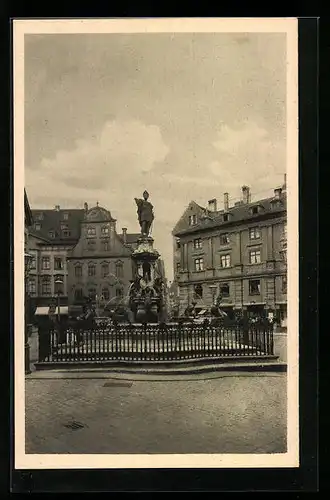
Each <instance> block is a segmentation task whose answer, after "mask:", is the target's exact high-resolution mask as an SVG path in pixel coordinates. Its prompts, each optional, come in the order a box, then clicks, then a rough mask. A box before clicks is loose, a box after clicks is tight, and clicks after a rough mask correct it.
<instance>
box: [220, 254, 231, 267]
mask: <svg viewBox="0 0 330 500" xmlns="http://www.w3.org/2000/svg"><path fill="white" fill-rule="evenodd" d="M220 265H221V267H230V255H229V254H226V255H221V256H220Z"/></svg>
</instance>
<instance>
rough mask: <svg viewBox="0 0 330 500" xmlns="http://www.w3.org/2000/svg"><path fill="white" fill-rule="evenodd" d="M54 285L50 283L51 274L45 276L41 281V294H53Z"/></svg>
mask: <svg viewBox="0 0 330 500" xmlns="http://www.w3.org/2000/svg"><path fill="white" fill-rule="evenodd" d="M51 293H52V287H51V283H50V276H44V277H43V279H42V282H41V294H42V295H51Z"/></svg>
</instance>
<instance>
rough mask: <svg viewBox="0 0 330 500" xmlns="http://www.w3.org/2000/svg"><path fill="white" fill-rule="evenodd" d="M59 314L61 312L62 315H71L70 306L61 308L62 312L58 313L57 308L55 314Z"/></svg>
mask: <svg viewBox="0 0 330 500" xmlns="http://www.w3.org/2000/svg"><path fill="white" fill-rule="evenodd" d="M58 312H60V314H69V308H68V306H60V311H58V307H56V313H55V314H58Z"/></svg>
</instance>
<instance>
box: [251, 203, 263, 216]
mask: <svg viewBox="0 0 330 500" xmlns="http://www.w3.org/2000/svg"><path fill="white" fill-rule="evenodd" d="M263 210H264V207H263V205H261V203H255V204H253V205H252V206H251V207H250V208H249V212H250V215H258V214H261V213H262V212H263Z"/></svg>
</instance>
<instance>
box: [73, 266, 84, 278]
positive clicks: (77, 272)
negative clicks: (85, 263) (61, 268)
mask: <svg viewBox="0 0 330 500" xmlns="http://www.w3.org/2000/svg"><path fill="white" fill-rule="evenodd" d="M74 274H75V276H76V277H81V276H82V266H81V264H77V265H76V266H75V268H74Z"/></svg>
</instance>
